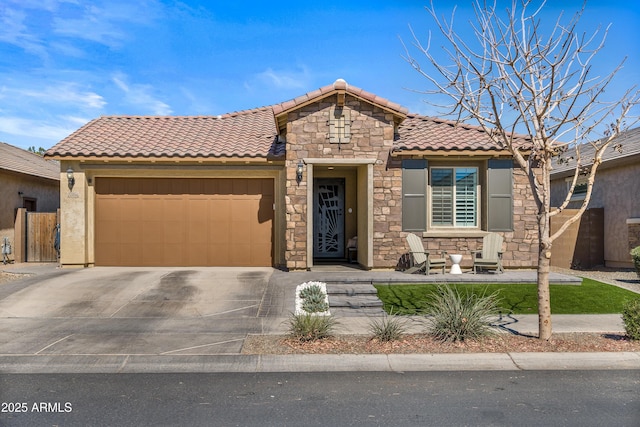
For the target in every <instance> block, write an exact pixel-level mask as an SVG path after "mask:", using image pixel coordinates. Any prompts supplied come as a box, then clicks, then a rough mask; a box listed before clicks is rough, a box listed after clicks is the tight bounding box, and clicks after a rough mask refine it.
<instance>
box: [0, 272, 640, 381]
mask: <svg viewBox="0 0 640 427" xmlns="http://www.w3.org/2000/svg"><path fill="white" fill-rule="evenodd" d="M6 267H13V268H2V266H0V270H3V271H10V272H12V273H14V274H32V275H35V276H36V277H33V276H32V277H30V278H28V279H23V280H21V281H18V282H20V283H18V282H14V283H11V282H10V283H8V284H4V285H2V286H3V287H4V286H6V288H5V293H10V292H13V291H12V289H14V291H15V292H14V293H17V292H22V290H23V289H25V290H29V291H30V292H33V291H34V288H36V290H37V287H38V286H40V284H39V280H40V279H42V280H45V278H47V277H49V278H51V279H52V280H53V279H55V280H57V281H58V282H56V283H61V284H60V285H58V286H60V287H58V288H55V289H64V288H63V286H68V282H70V277H73V278H74V279H75V280H77V277H84V276H85V275H86V271H85V272H84V273H80V274H72V275H71V276H69V275H68V273H67V271H68V270H59V269H56V268H55V265H29V264H27V265H17V266H6ZM95 271H96V273H99V274H96V275H90V276H91V277H94V276H95V277H102V276H104V274H105V272H104V271H100V270H98V269H96V270H95ZM394 273H396V274H394ZM511 273H512V274H511V275H510V280H514V279H519V280H525V279H526V280H531V275H530V272H529V273H526V272H511ZM140 274H142V273H140ZM514 274H515V275H514ZM527 274H529V276H528V278H527ZM154 275H157V273H153V272H152V273H151V274H150V275H149V274H148V273H147V275H146V276H141V277H145V278H147V277H153V276H154ZM445 276H446V275H445ZM468 276H473V275H468ZM476 276H477V277H478V278H479V279H480V280H496V277H495V275H476ZM500 276H503V275H500ZM408 277H409V278H411V279H412V280H417V279H423V278H424V276H422V277H420V276H417V278H416V279H413V277H412V276H407V275H404V274H402V273H397V272H362V271H353V272H347V273H345V272H301V273H285V272H281V271H277V270H274V271H273V272H272V273H271V276H270V279H269V283H268V286H267V287H266V289H265V290H264V294H263V295H262V296H261V298H262V302H261V303H260V307H259V308H256V313H254V314H252V315H249V313H248V312H247V311H246V310H244V311H231V312H226V313H225V312H220V313H219V315H218V314H215V315H213V314H212V315H209V316H204V317H203V316H200V317H198V316H186V317H185V316H181V315H171V316H167V317H147V318H145V317H137V318H131V317H124V318H117V317H113V315H111V316H104V315H103V316H102V317H95V316H93V315H92V316H93V317H78V316H77V314H76V315H75V317H74V316H73V315H71V314H67V313H70V312H69V311H68V310H67V311H59V310H58V311H55V313H64V315H62V316H59V317H56V316H53V317H41V318H39V317H37V316H36V317H28V318H27V317H22V318H21V317H9V316H7V317H4V318H2V319H0V321H1V322H2V328H0V343H2V347H1V348H3V349H4V351H2V352H0V373H83V372H87V373H88V372H91V373H133V372H312V371H317V372H320V371H322V372H325V371H394V372H400V371H431V370H540V369H640V353H637V352H626V353H625V352H616V353H613V352H611V353H481V354H389V355H385V354H375V355H359V354H348V355H344V354H341V355H330V354H324V355H242V354H241V349H242V344H243V342H244V338H246V336H247V335H248V334H284V333H286V325H285V321H286V319H287V316H288V314H289V312H290V311H292V308H293V299H294V292H293V290H294V289H295V286H296V285H297V284H300V283H302V282H304V281H309V280H324V281H331V280H333V281H336V282H337V281H342V282H350V283H355V282H357V283H361V282H363V281H364V282H367V281H369V282H371V281H374V282H376V283H379V281H380V280H386V281H387V282H388V283H393V282H394V281H398V280H401V281H405V282H406V281H407V278H408ZM458 277H460V276H458ZM458 277H456V279H458ZM556 278H557V279H558V280H565V282H566V283H572V279H571V278H565V277H564V276H563V275H559V276H557V277H556ZM443 279H446V277H444V276H442V275H441V276H440V277H438V280H440V281H442V280H443ZM145 280H147V279H145ZM573 280H575V279H573ZM42 283H47V284H48V286H52V283H51V282H42ZM236 285H237V283H236ZM89 288H91V287H90V286H87V289H89ZM83 289H84V288H83ZM82 292H85V291H84V290H83V291H82ZM1 294H2V293H0V295H1ZM84 295H85V294H84V293H83V298H85V297H84ZM92 298H93V296H92ZM81 299H82V298H81ZM125 302H126V301H125ZM158 304H160V305H163V304H164V303H163V302H162V301H159V302H158ZM72 307H73V305H72V304H71V307H70V308H69V309H71V308H72ZM90 308H91V307H90ZM85 309H86V307H85ZM91 309H92V310H95V307H94V308H91ZM121 312H122V311H118V313H121ZM180 313H184V312H180ZM552 320H553V322H554V323H553V329H554V332H598V333H623V332H624V328H623V325H622V321H621V316H619V315H596V316H581V315H555V316H553V318H552ZM339 321H340V326H339V328H338V330H337V333H338V334H368V333H369V331H368V328H369V321H370V319H369V318H367V317H362V316H352V317H341V318H340V319H339ZM537 321H538V318H537V316H535V315H524V316H508V317H503V318H502V319H498V321H497V324H498V325H499V326H500V327H501V328H502V329H503V330H505V331H507V332H512V333H519V334H525V335H535V334H537V330H538V326H537ZM422 330H423V325H422V324H421V323H420V322H419V321H412V323H411V325H410V332H420V331H422Z"/></svg>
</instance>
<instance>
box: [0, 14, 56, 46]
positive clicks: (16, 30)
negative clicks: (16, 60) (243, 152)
mask: <svg viewBox="0 0 640 427" xmlns="http://www.w3.org/2000/svg"><path fill="white" fill-rule="evenodd" d="M0 13H1V15H0V42H5V43H9V44H13V45H15V46H18V47H21V48H23V49H24V50H25V51H27V52H29V53H33V54H36V55H38V56H45V55H46V50H45V48H44V46H43V44H42V41H41V40H40V38H39V37H38V36H37V35H35V34H34V33H32V32H30V31H29V29H28V28H27V25H26V24H25V21H26V18H27V14H26V13H25V12H24V11H21V10H15V9H9V8H5V9H3V10H0Z"/></svg>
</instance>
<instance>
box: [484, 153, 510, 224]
mask: <svg viewBox="0 0 640 427" xmlns="http://www.w3.org/2000/svg"><path fill="white" fill-rule="evenodd" d="M487 194H488V206H487V231H513V160H511V159H492V160H489V163H488V169H487Z"/></svg>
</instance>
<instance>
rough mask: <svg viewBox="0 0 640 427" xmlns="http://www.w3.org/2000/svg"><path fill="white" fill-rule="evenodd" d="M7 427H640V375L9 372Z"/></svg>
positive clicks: (5, 382) (4, 385) (1, 383)
mask: <svg viewBox="0 0 640 427" xmlns="http://www.w3.org/2000/svg"><path fill="white" fill-rule="evenodd" d="M0 390H1V392H0V400H1V401H2V412H1V413H0V425H3V426H21V427H22V426H44V425H60V426H94V425H96V426H97V425H100V426H175V425H184V426H303V425H304V426H325V425H326V426H353V425H393V426H418V425H419V426H425V425H427V426H429V425H432V426H463V425H473V426H514V425H519V426H581V427H589V426H594V427H595V426H597V427H601V426H638V425H640V371H638V370H633V371H616V370H611V371H560V372H556V371H529V372H505V371H492V372H487V371H473V372H405V373H389V372H366V373H356V372H343V373H335V372H334V373H253V374H250V373H244V374H238V373H219V374H201V373H200V374H188V373H185V374H175V373H174V374H116V375H114V374H66V375H52V374H41V375H22V374H18V375H0Z"/></svg>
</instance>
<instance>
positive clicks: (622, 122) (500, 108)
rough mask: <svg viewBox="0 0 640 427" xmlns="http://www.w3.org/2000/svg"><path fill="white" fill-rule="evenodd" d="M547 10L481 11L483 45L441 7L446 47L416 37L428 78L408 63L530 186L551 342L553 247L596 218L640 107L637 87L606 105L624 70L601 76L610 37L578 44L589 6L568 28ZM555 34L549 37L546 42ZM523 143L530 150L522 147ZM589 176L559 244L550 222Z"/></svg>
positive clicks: (528, 5)
mask: <svg viewBox="0 0 640 427" xmlns="http://www.w3.org/2000/svg"><path fill="white" fill-rule="evenodd" d="M537 3H539V4H537V5H536V4H534V2H533V1H531V0H513V1H512V4H511V7H510V8H507V9H506V10H505V11H503V12H500V11H498V10H497V7H496V3H495V2H493V3H491V4H488V3H487V2H486V1H484V2H483V1H481V0H476V1H474V3H473V8H474V12H475V21H474V22H471V23H470V25H471V28H472V30H473V34H474V36H475V37H471V39H472V40H465V39H463V37H461V35H460V34H459V33H457V32H456V31H455V29H454V19H453V18H454V14H453V13H452V15H451V19H450V20H444V19H442V18H439V17H438V15H437V14H436V11H435V9H434V6H433V2H432V3H431V6H430V7H428V8H427V11H428V12H429V13H430V14H431V16H432V18H433V19H434V21H435V24H436V27H437V30H439V31H440V33H441V34H442V36H443V38H444V40H445V43H446V46H444V47H443V50H440V49H438V50H437V51H434V50H433V49H432V48H431V46H430V44H431V40H432V39H431V35H430V36H429V40H428V43H427V44H426V45H425V44H422V43H421V42H420V40H419V38H418V37H417V36H416V35H415V33H413V38H414V43H413V49H417V50H418V52H419V53H420V54H421V55H424V57H425V58H426V61H425V60H424V58H423V61H425V65H426V68H423V67H422V66H421V65H420V62H419V61H418V60H416V59H415V58H414V57H413V56H411V54H410V51H409V49H408V48H407V47H406V46H405V50H406V58H405V59H407V61H409V63H410V64H411V65H412V66H413V68H415V69H416V70H417V71H418V72H420V73H421V74H422V75H423V76H424V77H425V78H426V79H427V80H428V81H429V83H430V85H431V88H430V89H429V90H427V91H424V93H428V94H430V95H434V96H435V97H436V98H442V97H443V96H444V98H445V99H447V100H448V101H447V102H446V103H445V104H442V105H439V107H444V108H446V113H448V114H450V115H451V114H452V115H454V116H455V117H456V118H457V120H458V121H465V120H469V119H475V120H476V121H477V122H478V123H479V125H480V126H481V127H482V128H483V129H484V130H485V132H487V134H488V135H490V136H491V139H492V141H493V143H495V145H496V146H497V147H499V148H501V149H506V150H508V151H509V152H510V153H511V154H512V155H513V158H514V160H515V162H516V163H517V164H518V165H519V167H520V168H521V169H522V170H523V171H524V172H525V173H526V175H527V176H528V179H529V185H530V187H531V190H532V193H533V197H534V199H535V202H536V206H537V221H538V238H539V253H538V266H537V280H538V308H539V338H540V339H544V340H547V339H549V338H550V337H551V334H552V325H551V302H550V294H549V267H550V257H551V248H552V246H553V242H554V240H556V239H557V238H558V237H559V236H560V235H561V234H562V233H563V232H564V231H565V230H566V229H567V228H568V227H569V226H570V225H571V224H572V223H574V222H575V221H577V220H578V219H579V218H580V216H581V215H582V213H583V212H584V211H585V209H586V208H587V205H588V204H589V200H590V198H591V191H592V188H593V182H594V178H595V175H596V170H597V169H598V166H599V165H600V163H601V161H602V155H603V153H604V151H605V150H606V149H607V147H609V146H610V145H611V144H612V143H614V144H615V138H616V137H617V136H618V135H619V134H620V132H622V131H624V130H625V129H626V128H627V127H628V126H630V125H631V124H632V123H631V122H632V121H633V120H627V117H631V112H632V109H633V108H634V107H635V106H636V105H638V101H639V98H640V97H639V92H638V91H637V90H636V88H635V87H633V88H630V89H629V90H627V92H626V93H625V94H624V95H623V96H622V97H621V98H618V99H616V100H614V101H612V102H606V101H604V100H603V99H602V98H603V94H604V92H605V89H606V88H607V87H608V86H609V85H610V83H611V81H612V78H613V77H614V76H615V74H616V73H617V72H618V71H619V70H620V69H621V67H622V64H623V62H624V60H622V61H621V62H620V64H619V65H618V66H617V67H615V68H613V70H612V71H611V72H610V73H609V74H607V75H605V76H593V75H592V74H594V71H593V64H594V60H595V57H596V54H598V53H599V52H600V51H601V50H602V48H603V46H604V41H605V39H606V36H607V32H608V29H609V28H608V27H607V28H605V29H604V30H602V29H600V28H598V29H596V30H595V31H594V32H593V34H590V35H586V34H578V31H577V25H578V21H579V20H580V18H581V16H582V14H583V13H584V10H585V5H584V4H583V6H582V8H581V9H580V10H579V11H578V12H577V13H576V14H575V15H574V16H573V17H571V18H569V19H568V20H567V21H568V22H563V20H564V16H563V14H560V16H559V17H558V19H557V20H556V21H555V22H551V23H549V22H548V21H546V22H543V20H542V18H541V12H542V10H543V8H544V7H545V3H544V1H543V2H541V3H540V2H537ZM454 13H455V10H454ZM545 29H549V30H548V31H547V32H546V33H545ZM442 52H445V54H446V56H447V57H448V58H447V60H446V61H447V62H446V63H444V62H442V61H440V60H439V59H438V58H437V57H438V56H439V55H441V54H442ZM606 60H608V58H607V59H606ZM518 134H520V135H519V136H520V138H519V137H518ZM522 135H524V136H525V137H527V139H528V143H527V144H524V145H523V144H522V143H521V142H522V138H521V137H522ZM585 144H586V145H589V146H591V147H593V150H589V151H590V152H591V153H592V155H590V156H589V157H590V158H582V157H581V156H580V148H581V147H585ZM568 148H575V152H576V154H575V156H574V157H575V158H574V161H575V173H574V174H573V181H572V183H571V186H570V190H569V192H568V194H567V196H566V199H565V200H564V203H562V205H561V206H560V207H558V208H552V207H551V205H550V195H551V191H550V190H551V182H550V174H551V171H552V163H553V161H554V160H556V161H557V160H558V158H559V157H561V156H562V154H563V153H564V152H566V151H567V149H568ZM581 174H584V175H586V177H587V183H588V185H587V193H586V197H585V198H584V201H583V203H582V206H581V207H580V209H579V210H578V212H577V213H576V214H575V215H574V216H572V217H571V218H569V219H568V220H567V221H566V222H565V223H564V224H563V225H562V226H561V227H560V229H559V230H558V231H556V232H555V233H553V234H551V233H550V228H549V225H550V218H551V217H553V216H554V215H557V214H558V213H560V212H561V211H562V210H563V209H565V207H566V206H567V205H568V204H569V201H570V200H571V196H572V194H573V191H574V189H575V187H576V183H577V182H578V178H579V176H580V175H581Z"/></svg>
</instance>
